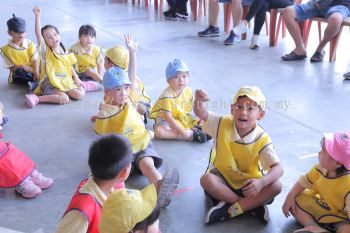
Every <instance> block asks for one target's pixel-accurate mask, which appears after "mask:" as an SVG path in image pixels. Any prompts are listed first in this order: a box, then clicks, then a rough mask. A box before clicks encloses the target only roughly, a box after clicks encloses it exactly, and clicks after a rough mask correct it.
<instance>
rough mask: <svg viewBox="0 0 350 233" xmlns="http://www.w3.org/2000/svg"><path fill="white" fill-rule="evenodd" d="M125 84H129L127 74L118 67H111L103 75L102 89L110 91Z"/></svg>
mask: <svg viewBox="0 0 350 233" xmlns="http://www.w3.org/2000/svg"><path fill="white" fill-rule="evenodd" d="M125 84H131V82H130V80H129V77H128V74H127V73H126V72H125V71H124V70H123V69H121V68H120V67H117V66H115V67H111V68H109V69H108V70H106V72H105V74H104V75H103V87H104V88H105V90H110V89H113V88H116V87H120V86H122V85H125Z"/></svg>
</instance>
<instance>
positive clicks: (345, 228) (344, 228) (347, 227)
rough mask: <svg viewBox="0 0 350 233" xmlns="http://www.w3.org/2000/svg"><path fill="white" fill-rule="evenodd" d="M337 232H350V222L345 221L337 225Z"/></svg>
mask: <svg viewBox="0 0 350 233" xmlns="http://www.w3.org/2000/svg"><path fill="white" fill-rule="evenodd" d="M336 232H337V233H347V232H350V223H344V224H341V225H339V227H337V231H336Z"/></svg>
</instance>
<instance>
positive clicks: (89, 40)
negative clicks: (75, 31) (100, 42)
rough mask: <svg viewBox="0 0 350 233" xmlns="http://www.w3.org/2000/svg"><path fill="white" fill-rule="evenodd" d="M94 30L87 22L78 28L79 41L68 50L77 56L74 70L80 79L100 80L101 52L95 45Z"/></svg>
mask: <svg viewBox="0 0 350 233" xmlns="http://www.w3.org/2000/svg"><path fill="white" fill-rule="evenodd" d="M95 40H96V31H95V28H94V27H93V26H91V25H89V24H87V25H82V26H81V27H80V28H79V42H77V43H75V44H74V45H73V46H72V47H71V48H70V51H72V52H73V53H74V56H75V57H76V58H77V64H76V66H75V70H76V72H77V73H78V76H79V78H80V79H81V80H82V81H87V80H89V79H90V80H91V79H92V80H94V81H96V82H98V83H100V82H102V68H103V52H102V49H101V47H99V46H97V45H95V44H94V43H95Z"/></svg>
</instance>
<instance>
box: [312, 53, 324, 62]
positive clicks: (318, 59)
mask: <svg viewBox="0 0 350 233" xmlns="http://www.w3.org/2000/svg"><path fill="white" fill-rule="evenodd" d="M325 54H326V53H325V51H321V52H319V51H316V52H315V53H314V55H312V57H311V58H310V62H321V61H323V58H324V55H325Z"/></svg>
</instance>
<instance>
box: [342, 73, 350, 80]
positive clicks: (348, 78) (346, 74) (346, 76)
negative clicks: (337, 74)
mask: <svg viewBox="0 0 350 233" xmlns="http://www.w3.org/2000/svg"><path fill="white" fill-rule="evenodd" d="M343 77H344V79H345V80H350V72H347V73H345V74H344V75H343Z"/></svg>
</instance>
